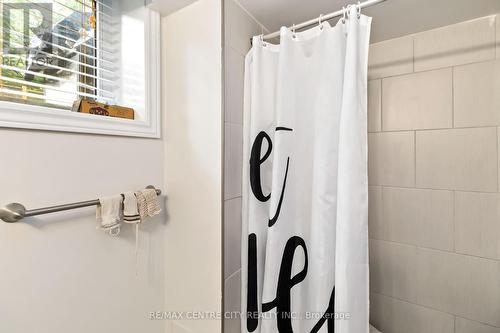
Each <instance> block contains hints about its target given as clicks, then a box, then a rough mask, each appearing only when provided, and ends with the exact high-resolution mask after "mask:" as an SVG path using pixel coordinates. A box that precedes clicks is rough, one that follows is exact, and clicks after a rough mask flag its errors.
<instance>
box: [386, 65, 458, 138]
mask: <svg viewBox="0 0 500 333" xmlns="http://www.w3.org/2000/svg"><path fill="white" fill-rule="evenodd" d="M452 81H453V80H452V70H451V68H445V69H440V70H436V71H429V72H423V73H415V74H408V75H402V76H397V77H391V78H387V79H384V80H383V81H382V100H383V106H382V124H383V130H384V131H390V130H409V129H432V128H451V127H453V125H452V119H453V106H452V102H453V92H452Z"/></svg>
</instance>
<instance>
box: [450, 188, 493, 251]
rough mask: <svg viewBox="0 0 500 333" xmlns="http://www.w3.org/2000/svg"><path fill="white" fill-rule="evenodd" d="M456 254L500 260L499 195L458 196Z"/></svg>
mask: <svg viewBox="0 0 500 333" xmlns="http://www.w3.org/2000/svg"><path fill="white" fill-rule="evenodd" d="M455 198H456V203H455V248H456V251H457V252H460V253H464V254H470V255H474V256H479V257H486V258H493V259H500V194H498V193H477V192H456V193H455Z"/></svg>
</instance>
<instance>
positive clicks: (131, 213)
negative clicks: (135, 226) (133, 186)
mask: <svg viewBox="0 0 500 333" xmlns="http://www.w3.org/2000/svg"><path fill="white" fill-rule="evenodd" d="M123 222H125V223H140V222H141V217H140V216H139V210H138V208H137V198H136V196H135V194H134V192H126V193H124V194H123Z"/></svg>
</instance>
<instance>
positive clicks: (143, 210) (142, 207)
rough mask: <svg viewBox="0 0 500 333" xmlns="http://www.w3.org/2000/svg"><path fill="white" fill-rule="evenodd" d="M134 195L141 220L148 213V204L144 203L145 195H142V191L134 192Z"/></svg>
mask: <svg viewBox="0 0 500 333" xmlns="http://www.w3.org/2000/svg"><path fill="white" fill-rule="evenodd" d="M135 197H136V198H137V210H138V211H139V216H140V220H141V222H142V221H144V219H145V218H146V217H147V215H148V205H147V203H146V197H145V196H144V194H143V193H142V191H137V192H135Z"/></svg>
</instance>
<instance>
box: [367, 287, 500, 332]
mask: <svg viewBox="0 0 500 333" xmlns="http://www.w3.org/2000/svg"><path fill="white" fill-rule="evenodd" d="M370 294H374V295H378V296H383V297H386V298H391V299H393V300H396V301H399V302H403V303H408V304H411V305H415V306H418V307H421V308H426V309H428V310H432V311H435V312H440V313H443V314H447V315H450V316H452V317H454V318H461V319H465V320H468V321H472V322H474V323H477V324H481V325H484V326H488V327H491V328H496V329H498V328H500V326H495V325H492V324H489V323H485V322H482V321H478V320H477V319H471V318H467V317H464V316H463V315H459V314H456V313H452V312H447V311H444V310H441V309H438V308H434V307H432V306H429V305H424V304H422V303H414V302H412V301H409V300H406V299H403V298H399V297H396V296H391V295H386V294H383V293H381V292H375V291H370Z"/></svg>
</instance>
